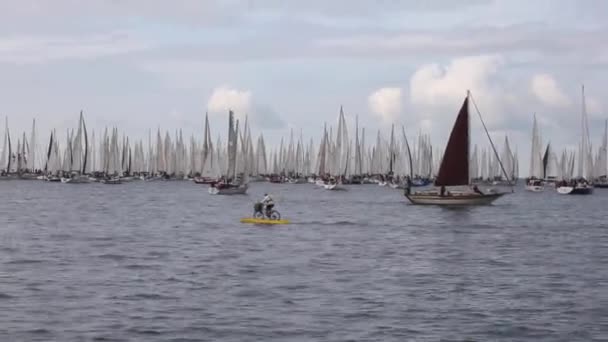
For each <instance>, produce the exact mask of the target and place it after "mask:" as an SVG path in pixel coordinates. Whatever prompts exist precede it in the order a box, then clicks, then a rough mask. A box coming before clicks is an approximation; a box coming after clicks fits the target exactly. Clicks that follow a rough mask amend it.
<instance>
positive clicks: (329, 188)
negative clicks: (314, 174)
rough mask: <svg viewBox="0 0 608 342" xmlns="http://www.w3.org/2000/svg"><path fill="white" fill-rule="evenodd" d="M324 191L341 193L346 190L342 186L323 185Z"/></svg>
mask: <svg viewBox="0 0 608 342" xmlns="http://www.w3.org/2000/svg"><path fill="white" fill-rule="evenodd" d="M323 188H324V189H325V190H333V191H341V190H346V188H345V187H344V186H343V185H342V184H325V185H323Z"/></svg>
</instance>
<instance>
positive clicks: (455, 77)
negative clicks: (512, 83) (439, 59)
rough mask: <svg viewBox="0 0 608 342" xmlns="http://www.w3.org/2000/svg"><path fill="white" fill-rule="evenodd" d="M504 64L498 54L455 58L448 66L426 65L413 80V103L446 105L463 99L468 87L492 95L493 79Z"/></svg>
mask: <svg viewBox="0 0 608 342" xmlns="http://www.w3.org/2000/svg"><path fill="white" fill-rule="evenodd" d="M502 65H503V59H502V57H500V56H498V55H486V56H471V57H462V58H456V59H453V60H452V61H451V62H450V64H448V65H447V66H443V65H440V64H427V65H423V66H421V67H420V68H418V69H417V70H416V71H415V72H414V74H413V75H412V77H411V79H410V100H411V102H412V104H414V105H420V106H430V107H444V106H453V105H454V104H455V103H458V102H461V101H462V100H463V99H464V97H465V95H466V91H467V90H471V91H472V92H473V94H476V95H477V96H476V97H479V98H488V97H493V96H492V95H490V94H488V92H490V91H491V90H492V88H493V85H492V82H491V78H492V77H493V76H494V75H496V73H497V71H498V69H499V68H500V67H501V66H502ZM488 95H490V96H488Z"/></svg>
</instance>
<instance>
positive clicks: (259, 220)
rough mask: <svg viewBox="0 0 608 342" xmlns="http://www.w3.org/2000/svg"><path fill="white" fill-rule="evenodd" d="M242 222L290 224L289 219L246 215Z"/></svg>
mask: <svg viewBox="0 0 608 342" xmlns="http://www.w3.org/2000/svg"><path fill="white" fill-rule="evenodd" d="M241 223H252V224H289V220H271V219H265V218H255V217H246V218H242V219H241Z"/></svg>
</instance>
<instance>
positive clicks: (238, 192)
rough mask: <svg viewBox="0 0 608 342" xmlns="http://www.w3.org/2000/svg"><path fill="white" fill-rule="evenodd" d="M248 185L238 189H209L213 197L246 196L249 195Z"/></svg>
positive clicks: (212, 187)
mask: <svg viewBox="0 0 608 342" xmlns="http://www.w3.org/2000/svg"><path fill="white" fill-rule="evenodd" d="M247 188H248V186H247V184H245V185H240V186H238V187H226V188H216V187H214V186H211V187H209V193H210V194H211V195H245V194H247Z"/></svg>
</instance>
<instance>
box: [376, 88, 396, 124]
mask: <svg viewBox="0 0 608 342" xmlns="http://www.w3.org/2000/svg"><path fill="white" fill-rule="evenodd" d="M401 98H402V96H401V89H400V88H381V89H378V90H376V91H375V92H373V93H372V94H371V95H370V96H369V97H368V105H369V108H370V110H371V111H372V113H373V114H374V115H376V116H378V117H379V118H380V119H382V121H383V122H387V123H391V122H394V121H395V120H397V119H398V118H399V114H400V113H401V107H402V101H401Z"/></svg>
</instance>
